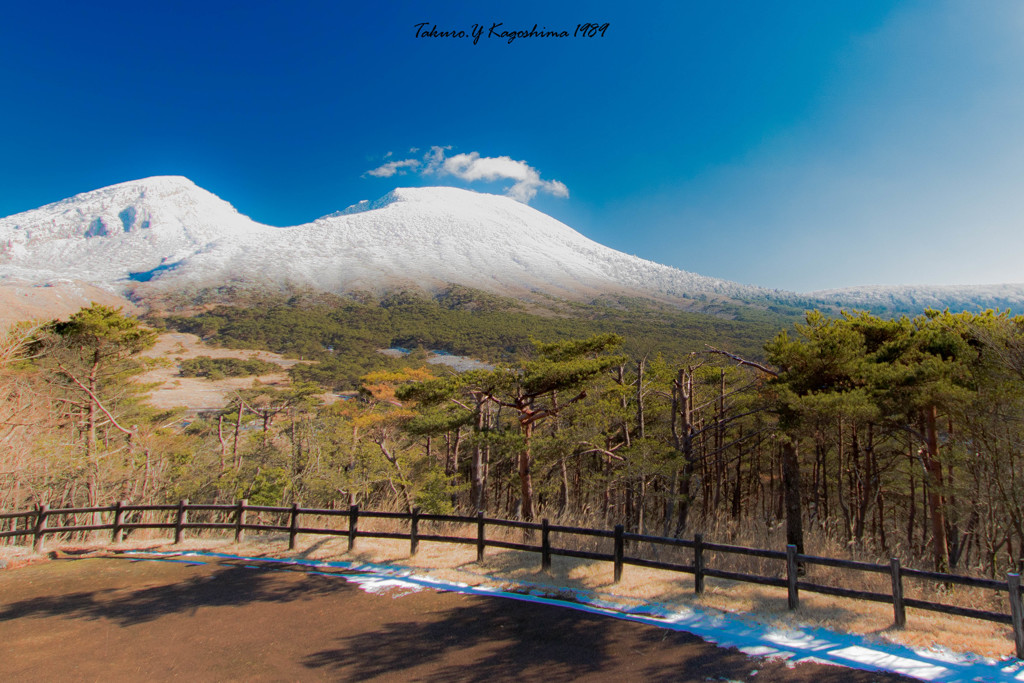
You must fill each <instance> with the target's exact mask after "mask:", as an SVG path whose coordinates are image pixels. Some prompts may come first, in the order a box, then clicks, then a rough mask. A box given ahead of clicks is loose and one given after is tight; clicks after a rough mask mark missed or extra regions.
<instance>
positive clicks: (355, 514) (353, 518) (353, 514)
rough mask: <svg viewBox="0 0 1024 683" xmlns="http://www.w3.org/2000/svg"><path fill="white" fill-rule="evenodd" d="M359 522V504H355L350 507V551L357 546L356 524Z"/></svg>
mask: <svg viewBox="0 0 1024 683" xmlns="http://www.w3.org/2000/svg"><path fill="white" fill-rule="evenodd" d="M358 523H359V506H358V505H353V506H351V507H350V508H349V509H348V551H349V552H352V549H353V548H355V547H356V524H358Z"/></svg>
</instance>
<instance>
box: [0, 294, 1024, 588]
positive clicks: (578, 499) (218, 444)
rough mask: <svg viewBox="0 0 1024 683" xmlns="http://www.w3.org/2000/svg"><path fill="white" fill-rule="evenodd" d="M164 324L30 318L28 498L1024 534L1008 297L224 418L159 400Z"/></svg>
mask: <svg viewBox="0 0 1024 683" xmlns="http://www.w3.org/2000/svg"><path fill="white" fill-rule="evenodd" d="M417 305H418V304H417ZM363 313H365V311H363ZM318 315H319V314H318ZM382 315H384V314H382ZM487 315H490V314H487ZM217 316H220V317H219V318H218V317H217ZM232 316H234V317H232ZM286 316H287V314H286V313H285V312H283V311H282V312H280V313H279V314H277V315H269V316H267V318H266V319H265V320H266V321H268V325H269V327H268V329H271V330H272V329H276V328H275V326H276V325H279V324H280V320H281V319H282V318H283V317H286ZM322 319H324V320H326V318H322ZM191 320H192V321H193V322H191V323H188V321H187V320H185V321H182V320H178V321H176V324H178V325H180V326H185V325H192V326H193V329H198V328H199V327H201V326H204V325H205V326H207V327H210V328H212V327H214V326H219V329H223V328H224V327H225V326H226V325H228V323H230V325H233V326H235V327H236V328H238V329H242V327H241V323H240V322H239V321H240V320H245V321H247V322H246V324H248V325H250V328H249V332H248V333H247V334H248V335H249V336H250V337H253V338H255V337H260V336H261V335H262V338H264V339H266V335H267V334H269V333H268V332H267V330H263V331H261V330H260V326H259V322H258V321H257V320H256V319H255V318H250V317H248V314H247V313H246V312H245V311H244V310H239V311H237V312H235V313H234V314H232V313H230V312H229V311H226V310H219V311H218V312H217V313H216V315H214V316H213V317H211V316H210V315H209V314H207V315H206V317H203V316H198V317H197V318H195V319H191ZM216 320H220V322H219V323H215V322H211V321H216ZM225 321H227V322H225ZM493 324H495V325H496V324H497V323H496V322H494V323H493ZM652 326H653V327H655V328H656V327H657V325H652ZM467 329H473V328H472V327H471V326H469V325H468V324H467ZM476 329H480V328H476ZM631 329H632V328H628V329H627V330H626V332H627V334H630V335H631V334H633V332H630V330H631ZM214 332H215V330H212V329H207V336H213V335H214ZM434 333H438V332H437V331H436V330H435V331H434V332H432V334H434ZM275 334H276V333H275ZM352 334H353V335H357V332H352ZM438 334H439V333H438ZM357 336H358V335H357ZM767 336H770V335H766V337H767ZM154 338H155V332H154V331H153V330H151V329H149V328H147V327H145V326H144V325H142V324H141V323H140V322H139V321H137V320H135V319H132V318H129V317H125V316H124V315H122V314H121V313H120V312H119V311H117V310H115V309H111V308H107V307H104V306H99V305H94V306H92V307H91V308H89V309H83V310H82V311H80V312H79V313H77V314H75V315H74V316H72V317H71V318H70V319H69V320H68V321H64V322H53V323H49V324H45V325H41V326H35V327H32V326H20V327H14V328H11V329H10V330H8V331H7V332H6V333H5V336H4V337H3V339H2V342H0V411H2V412H0V442H2V443H3V444H4V450H3V452H2V453H3V456H2V457H3V458H4V462H3V463H2V465H0V506H2V508H3V509H5V510H11V509H23V508H25V507H28V506H30V505H33V504H36V503H47V504H49V505H51V506H54V507H56V506H69V505H95V504H103V503H109V502H112V501H116V500H127V501H134V502H142V501H145V502H160V501H176V500H178V499H180V498H189V499H190V500H193V501H196V502H200V501H228V500H233V499H236V498H248V499H249V500H250V501H251V502H253V503H258V504H282V503H283V504H288V503H291V502H301V503H303V504H304V505H307V506H323V507H336V508H343V507H347V506H349V505H351V504H355V503H358V504H359V505H361V506H363V507H366V508H392V509H394V508H401V509H410V508H412V507H419V508H421V509H424V510H427V511H437V512H446V511H452V510H459V511H464V512H469V513H472V512H475V511H477V510H483V511H486V512H487V513H488V514H490V515H496V516H508V517H518V518H524V519H535V518H539V517H541V516H544V517H549V518H553V519H562V520H570V521H573V522H577V523H584V524H593V525H598V526H604V525H612V524H617V523H624V524H626V525H627V528H629V529H636V530H642V531H644V532H647V533H656V534H663V535H675V536H690V535H692V534H693V533H694V532H695V531H705V530H714V531H715V533H718V534H731V535H737V534H739V535H741V536H743V535H744V534H745V537H747V538H754V537H755V536H757V537H759V538H761V539H762V543H763V542H766V540H767V538H766V537H765V536H764V534H765V533H780V534H782V533H784V534H785V535H786V538H787V539H788V541H789V542H794V543H798V544H799V545H801V546H806V549H807V551H808V552H814V551H815V544H820V543H824V542H829V543H833V544H838V545H842V546H845V547H847V548H849V549H850V551H851V553H852V554H854V555H862V556H867V557H876V556H889V555H899V556H901V557H902V558H904V559H905V561H907V562H909V563H916V564H918V565H923V566H933V567H935V568H937V569H942V570H946V569H949V570H957V571H975V572H980V573H985V574H989V575H1001V574H1002V572H1004V571H1005V570H1006V569H1007V568H1008V567H1011V566H1016V563H1017V562H1019V561H1020V558H1021V552H1022V548H1024V487H1022V486H1021V481H1020V478H1021V477H1022V476H1024V468H1022V465H1024V462H1022V460H1024V410H1022V408H1024V318H1020V317H1012V316H1010V315H1008V314H1005V313H995V312H991V311H990V312H984V313H961V314H951V313H948V312H929V313H928V314H926V315H923V316H920V317H917V318H913V319H909V318H900V319H896V320H887V319H882V318H878V317H875V316H871V315H867V314H863V313H857V314H844V315H842V316H839V317H828V316H826V315H823V314H821V313H817V312H812V313H808V314H807V316H806V320H805V321H804V322H803V323H800V324H797V325H795V326H794V327H793V328H792V329H791V330H788V331H786V332H781V333H778V334H777V335H775V336H774V337H772V338H771V339H769V340H768V341H767V342H766V343H763V347H762V349H761V350H760V353H748V351H749V349H741V350H740V351H742V352H738V350H737V349H736V348H735V347H727V346H726V345H725V343H724V342H723V341H722V340H721V339H716V340H709V341H714V342H715V345H716V346H718V345H720V346H719V348H711V347H709V346H705V345H704V343H703V340H699V339H698V340H689V341H690V343H691V344H692V346H691V348H694V349H703V350H692V351H675V352H672V351H665V350H660V351H659V350H655V349H656V348H657V347H655V346H653V345H649V344H648V345H645V344H644V343H642V342H643V340H642V339H637V338H635V337H626V338H624V337H623V336H619V335H617V334H614V333H612V332H609V331H602V332H600V333H596V334H589V335H587V336H582V337H578V338H562V336H560V335H555V340H553V341H549V342H546V343H540V342H536V343H533V344H532V345H530V346H529V348H519V350H518V352H517V353H516V354H514V356H513V357H511V358H509V359H507V360H506V361H505V362H503V363H499V364H497V365H496V366H495V368H494V369H492V370H475V371H471V372H466V373H462V374H455V373H453V372H451V371H449V370H447V369H444V368H441V369H438V368H435V367H431V368H427V367H416V366H413V365H409V364H407V365H406V366H405V367H380V368H377V369H372V370H369V371H367V372H365V373H364V374H362V375H361V377H360V378H359V379H358V386H359V395H358V397H357V398H354V397H348V400H333V401H330V400H327V397H328V396H330V395H331V394H329V393H326V392H325V389H326V388H332V387H335V383H334V382H332V381H331V380H330V378H326V379H324V378H319V381H298V380H301V379H302V378H296V380H297V381H293V382H292V384H291V386H290V387H289V388H287V389H276V388H272V387H267V386H259V385H254V386H253V387H252V388H249V389H245V390H242V391H238V392H236V393H235V394H234V395H233V396H232V398H231V401H230V402H229V404H228V405H227V406H226V407H225V408H223V409H222V410H219V411H210V412H206V413H202V414H198V415H197V414H191V413H186V412H184V411H160V410H156V409H154V408H152V407H150V406H148V405H147V404H146V402H145V400H144V398H145V393H146V387H145V386H143V385H140V384H139V383H138V382H136V381H134V380H133V377H134V376H135V375H137V374H139V373H140V372H142V371H143V370H144V369H145V367H146V364H147V363H148V362H150V361H147V360H144V359H143V358H141V357H140V356H139V355H138V354H139V351H141V350H142V349H144V348H146V347H147V346H148V345H150V344H152V343H153V341H154ZM310 338H313V337H312V336H311V337H310ZM373 341H374V343H376V339H373ZM387 341H389V342H394V339H389V340H387ZM697 342H700V343H697ZM335 343H341V340H340V339H339V340H338V341H337V342H335ZM478 343H479V344H481V345H483V346H486V345H488V344H494V340H488V341H486V342H485V341H484V340H482V338H481V340H479V341H478ZM254 345H255V344H254ZM266 346H273V345H272V344H269V343H268V344H266ZM325 346H333V344H331V343H329V342H325ZM315 355H317V356H318V357H324V356H323V348H322V347H321V348H320V349H316V354H315ZM328 367H329V366H328ZM313 379H316V378H313ZM335 388H336V387H335ZM334 398H337V396H335V397H334Z"/></svg>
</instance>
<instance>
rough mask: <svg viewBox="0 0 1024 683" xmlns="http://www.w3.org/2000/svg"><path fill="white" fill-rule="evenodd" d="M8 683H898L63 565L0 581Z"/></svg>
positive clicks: (1, 575) (690, 649) (408, 599)
mask: <svg viewBox="0 0 1024 683" xmlns="http://www.w3.org/2000/svg"><path fill="white" fill-rule="evenodd" d="M0 679H3V680H18V681H29V680H97V681H98V680H103V681H111V680H173V679H177V680H190V681H214V680H216V681H224V680H281V681H293V680H321V679H327V680H361V681H362V680H378V681H425V680H444V681H500V680H516V681H534V680H543V681H546V682H553V681H572V680H584V681H589V680H595V681H597V680H607V681H613V680H614V681H629V680H635V681H726V680H739V681H756V682H758V683H760V682H762V681H783V680H784V681H814V682H815V683H827V682H828V681H837V682H838V681H902V680H909V679H905V678H902V677H900V676H895V675H888V674H873V673H866V672H860V671H852V670H848V669H841V668H838V667H829V666H820V665H814V664H802V665H798V666H797V667H796V668H794V669H789V668H787V667H786V665H785V663H783V662H778V661H776V662H768V661H765V660H758V659H751V658H748V657H747V656H745V655H743V654H742V653H740V652H738V651H736V650H726V649H721V648H717V647H715V646H713V645H709V644H707V643H705V642H704V641H702V640H700V639H699V638H696V637H695V636H691V635H688V634H685V633H677V632H673V631H668V630H663V629H659V628H656V627H652V626H645V625H642V624H636V623H631V622H627V621H622V620H618V619H612V618H607V617H602V616H597V615H592V614H583V613H580V612H578V611H575V610H570V609H564V608H558V607H551V606H546V605H537V604H531V603H525V602H519V601H515V600H507V599H500V598H481V597H477V596H467V595H461V594H457V593H437V592H433V591H429V590H428V591H421V592H413V593H408V594H402V591H401V590H400V589H398V590H396V591H395V592H392V593H390V594H387V593H386V594H383V595H374V594H368V593H366V592H364V591H362V590H360V589H359V588H358V587H357V586H355V585H353V584H351V583H348V582H346V581H345V580H344V579H343V578H341V577H337V576H322V575H317V574H310V573H306V572H300V571H271V570H267V569H262V568H252V567H246V566H244V563H239V562H235V563H229V562H225V563H221V564H213V565H199V566H195V565H189V564H186V563H182V562H157V561H132V560H130V559H126V558H109V559H95V558H93V559H63V560H54V561H51V562H45V563H42V564H38V565H32V566H28V567H23V568H20V569H15V570H8V571H2V572H0Z"/></svg>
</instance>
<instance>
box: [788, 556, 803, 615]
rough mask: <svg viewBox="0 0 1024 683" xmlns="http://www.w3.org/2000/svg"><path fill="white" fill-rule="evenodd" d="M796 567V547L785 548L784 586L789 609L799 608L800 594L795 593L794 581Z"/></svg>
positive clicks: (796, 575)
mask: <svg viewBox="0 0 1024 683" xmlns="http://www.w3.org/2000/svg"><path fill="white" fill-rule="evenodd" d="M797 572H798V568H797V566H796V546H795V545H792V544H790V545H787V546H786V584H787V586H788V588H789V609H796V608H797V607H799V606H800V593H799V592H797V586H796V581H797V578H798V573H797Z"/></svg>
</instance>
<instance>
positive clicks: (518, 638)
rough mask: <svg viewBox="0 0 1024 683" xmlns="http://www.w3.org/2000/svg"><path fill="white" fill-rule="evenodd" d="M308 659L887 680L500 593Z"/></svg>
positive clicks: (442, 668)
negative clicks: (768, 658)
mask: <svg viewBox="0 0 1024 683" xmlns="http://www.w3.org/2000/svg"><path fill="white" fill-rule="evenodd" d="M303 664H304V665H305V666H307V667H309V668H311V669H318V670H321V671H327V672H329V674H330V676H331V677H336V678H339V679H346V680H367V679H376V678H380V679H386V680H425V679H427V680H453V681H471V682H478V681H479V682H484V681H492V680H545V681H570V680H576V679H579V678H581V677H584V678H585V677H595V678H608V679H609V680H612V679H616V680H623V679H624V680H644V681H707V680H743V681H746V680H779V678H775V677H773V676H772V675H765V674H766V673H767V672H769V671H774V672H775V674H781V677H782V678H784V679H785V680H807V681H811V680H813V681H815V683H827V682H831V681H836V682H837V683H838V682H839V681H851V680H852V681H868V680H880V679H881V680H888V679H889V677H888V676H887V675H884V674H883V675H881V676H879V675H878V674H868V672H854V671H850V670H847V669H838V668H835V667H817V666H814V667H811V668H809V669H807V668H805V667H797V669H796V670H789V669H787V668H786V665H785V664H784V663H782V662H773V663H770V662H765V661H762V660H753V659H751V658H750V657H748V656H747V655H745V654H743V653H741V652H739V651H738V650H735V649H723V648H718V647H716V646H714V645H711V644H708V643H706V642H704V641H703V640H701V639H700V638H698V637H696V636H694V635H691V634H688V633H683V632H678V631H670V630H667V629H661V628H657V627H654V626H647V625H643V624H637V623H632V622H627V621H623V620H619V619H613V618H609V617H605V616H601V615H595V614H587V613H583V612H579V611H576V610H572V609H568V608H565V607H556V606H551V605H540V604H536V603H528V602H520V601H515V600H508V599H501V598H483V599H478V600H474V601H473V602H472V603H471V604H468V605H466V606H459V607H456V608H453V609H447V610H439V611H435V612H429V613H426V614H423V613H420V614H417V615H415V619H410V620H408V621H405V620H403V621H387V622H386V623H382V624H381V625H380V626H379V627H377V628H367V629H366V630H365V631H364V632H362V633H358V634H354V635H349V636H345V637H342V638H339V639H338V644H337V646H336V647H333V648H331V649H326V650H321V651H319V652H315V653H312V654H310V655H308V656H307V657H306V658H305V660H303ZM812 669H813V671H812ZM862 674H868V675H862ZM754 676H756V677H757V678H756V679H755V678H753V677H754ZM893 680H896V679H893Z"/></svg>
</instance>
